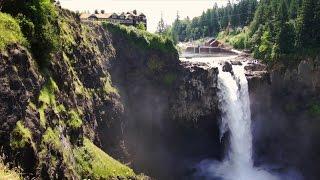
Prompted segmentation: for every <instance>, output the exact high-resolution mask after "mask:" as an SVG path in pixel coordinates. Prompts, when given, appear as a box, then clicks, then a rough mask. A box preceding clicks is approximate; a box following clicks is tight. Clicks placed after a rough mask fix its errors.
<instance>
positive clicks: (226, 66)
mask: <svg viewBox="0 0 320 180" xmlns="http://www.w3.org/2000/svg"><path fill="white" fill-rule="evenodd" d="M222 71H223V72H230V73H232V72H233V70H232V64H231V63H230V62H228V61H225V62H224V63H223V64H222Z"/></svg>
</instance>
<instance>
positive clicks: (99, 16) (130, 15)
mask: <svg viewBox="0 0 320 180" xmlns="http://www.w3.org/2000/svg"><path fill="white" fill-rule="evenodd" d="M134 12H136V13H134ZM112 15H116V16H125V18H126V19H127V18H128V19H132V18H133V17H138V16H143V17H146V16H145V15H144V14H143V13H142V12H138V11H136V10H134V11H129V12H127V13H125V12H122V13H103V14H102V13H99V14H89V13H82V14H80V19H89V18H97V19H108V18H110V17H111V16H112Z"/></svg>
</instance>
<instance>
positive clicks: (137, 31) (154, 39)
mask: <svg viewBox="0 0 320 180" xmlns="http://www.w3.org/2000/svg"><path fill="white" fill-rule="evenodd" d="M103 27H104V28H106V29H108V30H109V31H111V32H113V33H121V34H122V35H123V36H124V37H126V38H128V39H129V40H130V41H129V42H130V43H132V44H133V45H138V46H139V47H140V48H141V49H152V50H159V51H161V52H163V53H170V52H171V53H175V52H176V48H175V46H174V44H173V42H172V41H171V39H170V38H167V37H164V36H159V35H156V34H152V33H149V32H147V31H145V30H143V29H141V28H135V27H133V26H129V27H127V26H124V25H116V24H112V23H107V22H105V23H103Z"/></svg>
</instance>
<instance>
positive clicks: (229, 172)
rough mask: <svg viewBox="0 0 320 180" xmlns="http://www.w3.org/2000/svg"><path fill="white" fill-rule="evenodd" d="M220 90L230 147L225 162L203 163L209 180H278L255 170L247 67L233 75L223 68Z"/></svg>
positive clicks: (240, 68) (237, 67)
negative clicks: (246, 75)
mask: <svg viewBox="0 0 320 180" xmlns="http://www.w3.org/2000/svg"><path fill="white" fill-rule="evenodd" d="M218 88H219V93H218V95H219V104H220V110H221V113H222V117H221V118H222V119H221V126H220V131H221V136H222V135H223V134H224V133H225V132H226V131H227V130H229V132H230V133H229V138H230V139H229V140H230V145H229V149H228V152H227V157H226V158H225V160H224V161H223V162H216V161H214V162H203V163H202V165H201V166H202V171H204V172H205V173H206V176H207V177H209V179H214V178H222V179H225V180H274V179H277V178H276V177H275V176H273V175H271V174H269V173H268V172H266V171H264V170H261V169H257V168H254V167H253V160H252V134H251V112H250V100H249V93H248V82H247V79H246V77H245V73H244V67H243V66H233V74H231V73H230V72H223V71H222V70H221V67H220V69H219V75H218Z"/></svg>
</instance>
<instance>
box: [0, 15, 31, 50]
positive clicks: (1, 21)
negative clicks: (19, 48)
mask: <svg viewBox="0 0 320 180" xmlns="http://www.w3.org/2000/svg"><path fill="white" fill-rule="evenodd" d="M12 43H20V44H22V45H25V46H26V45H27V41H26V39H25V38H24V37H23V34H22V32H21V30H20V27H19V24H18V22H17V21H16V20H15V19H13V18H12V17H11V16H10V15H8V14H5V13H0V51H1V50H3V49H4V48H5V47H6V46H7V45H9V44H12Z"/></svg>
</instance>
